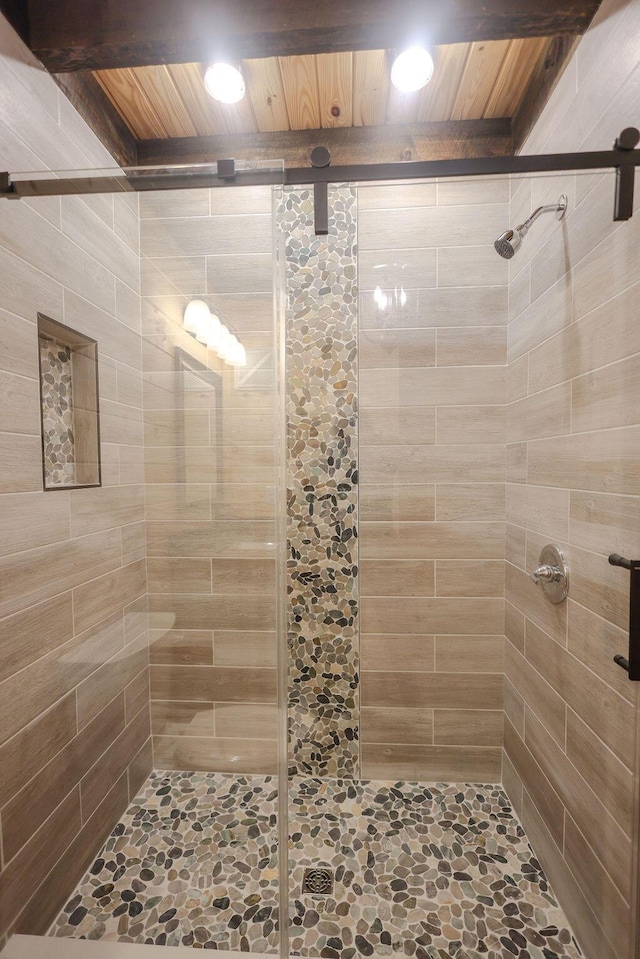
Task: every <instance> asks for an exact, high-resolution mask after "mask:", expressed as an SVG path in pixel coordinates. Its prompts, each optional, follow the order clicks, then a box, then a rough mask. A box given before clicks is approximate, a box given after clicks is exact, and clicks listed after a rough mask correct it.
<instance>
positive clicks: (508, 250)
mask: <svg viewBox="0 0 640 959" xmlns="http://www.w3.org/2000/svg"><path fill="white" fill-rule="evenodd" d="M521 244H522V234H521V233H520V231H519V230H517V229H516V230H505V231H504V233H501V234H500V236H499V237H498V239H497V240H496V242H495V243H494V244H493V245H494V247H495V248H496V252H497V253H498V254H499V256H501V257H503V259H505V260H510V259H511V257H512V256H515V254H516V253H517V252H518V250H519V249H520V246H521Z"/></svg>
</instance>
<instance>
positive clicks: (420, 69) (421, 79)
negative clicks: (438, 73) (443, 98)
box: [391, 47, 433, 93]
mask: <svg viewBox="0 0 640 959" xmlns="http://www.w3.org/2000/svg"><path fill="white" fill-rule="evenodd" d="M432 76H433V57H432V56H431V54H430V53H429V52H428V50H425V49H423V48H422V47H410V48H409V49H408V50H404V51H403V52H402V53H400V54H399V55H398V56H397V57H396V58H395V60H394V61H393V66H392V67H391V82H392V83H393V85H394V87H395V88H396V89H397V90H400V92H401V93H413V91H414V90H420V88H421V87H424V86H426V84H427V83H428V82H429V80H430V79H431V77H432Z"/></svg>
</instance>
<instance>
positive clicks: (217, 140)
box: [138, 119, 513, 167]
mask: <svg viewBox="0 0 640 959" xmlns="http://www.w3.org/2000/svg"><path fill="white" fill-rule="evenodd" d="M316 146H326V147H328V148H329V150H330V151H331V162H332V164H333V166H344V165H350V164H354V163H395V162H398V161H402V160H446V159H459V158H463V157H485V156H509V155H511V154H512V152H513V144H512V139H511V124H510V121H509V120H508V119H505V120H502V119H501V120H460V121H457V122H446V123H421V124H415V125H413V126H400V125H397V126H395V125H388V126H379V127H343V128H340V127H336V128H333V129H330V130H293V131H289V132H286V133H245V134H238V135H235V134H234V135H224V136H210V137H185V138H183V139H177V138H176V139H171V140H140V141H138V163H139V164H140V166H157V165H166V166H172V165H174V164H180V163H211V162H213V161H214V160H220V159H224V158H226V157H233V158H234V159H235V160H238V161H242V160H284V163H285V166H286V167H304V166H309V165H310V161H309V157H310V154H311V151H312V150H313V148H314V147H316Z"/></svg>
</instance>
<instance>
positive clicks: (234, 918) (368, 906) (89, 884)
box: [52, 772, 581, 959]
mask: <svg viewBox="0 0 640 959" xmlns="http://www.w3.org/2000/svg"><path fill="white" fill-rule="evenodd" d="M289 808H290V816H291V820H290V839H289V847H290V859H291V878H292V882H293V890H292V891H293V895H292V897H291V901H290V902H291V905H290V915H291V930H290V946H291V955H300V956H309V957H311V956H315V957H325V959H360V957H361V956H372V955H373V956H394V955H397V956H415V957H416V959H513V957H516V959H580V957H581V953H580V950H579V949H578V947H577V945H576V943H575V941H574V939H573V937H572V935H571V932H570V930H569V929H568V927H567V924H566V919H565V918H564V915H563V913H562V911H561V910H560V908H559V907H558V903H557V901H556V899H555V897H554V895H553V892H552V890H551V889H550V888H549V885H548V883H547V880H546V878H545V875H544V873H543V871H542V869H541V867H540V864H539V863H538V861H537V860H536V858H535V856H534V855H533V853H532V850H531V847H530V846H529V844H528V842H527V838H526V836H525V834H524V831H523V829H522V827H521V826H520V824H519V822H518V820H517V819H516V818H515V816H514V815H513V812H512V810H511V807H510V806H509V803H508V799H507V797H506V795H505V794H504V793H503V792H502V790H500V789H497V788H496V787H495V786H481V785H468V784H448V785H429V786H425V785H421V784H418V783H406V782H398V783H385V782H362V783H355V782H353V781H352V780H331V779H324V778H323V779H317V778H315V779H304V778H296V779H294V780H293V783H292V788H291V791H290V796H289ZM321 865H324V866H328V867H329V868H331V869H333V870H334V877H335V882H334V888H333V892H332V894H331V895H328V896H318V895H313V894H309V895H303V894H302V877H303V874H304V871H305V869H307V868H309V867H318V866H321ZM277 907H278V871H277V782H276V779H275V777H260V776H234V775H232V774H227V773H185V772H170V773H162V772H154V773H152V774H151V776H150V777H149V779H148V780H147V782H146V784H145V786H144V787H143V789H142V790H141V792H140V794H139V795H138V796H137V797H136V799H135V800H134V802H133V803H132V804H131V806H130V807H129V809H128V810H127V812H126V814H125V815H124V817H123V819H122V821H121V822H120V823H118V825H117V826H116V828H115V829H114V830H113V832H112V834H111V836H110V838H109V839H108V840H107V843H106V845H105V847H104V849H103V850H102V851H101V853H100V855H99V857H98V859H97V860H96V862H95V863H94V864H93V866H92V867H91V869H90V870H89V873H88V874H87V875H86V877H85V878H84V879H83V880H82V882H81V883H80V885H79V887H78V888H77V890H76V892H75V894H74V895H73V896H72V898H71V899H70V900H69V902H68V903H67V905H66V906H65V908H64V909H63V911H62V912H61V914H60V916H59V917H58V919H57V920H56V923H55V926H54V930H53V932H52V934H53V935H56V936H70V937H76V938H78V937H80V938H87V939H102V940H105V941H115V940H120V941H123V942H136V943H149V944H151V943H156V944H158V945H167V946H179V945H182V946H193V947H194V948H201V949H220V950H243V951H251V952H260V953H268V954H276V953H277V951H278V927H277Z"/></svg>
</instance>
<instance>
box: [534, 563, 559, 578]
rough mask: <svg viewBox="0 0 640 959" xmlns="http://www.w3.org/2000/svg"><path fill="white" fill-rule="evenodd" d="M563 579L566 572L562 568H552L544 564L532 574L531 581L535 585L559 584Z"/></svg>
mask: <svg viewBox="0 0 640 959" xmlns="http://www.w3.org/2000/svg"><path fill="white" fill-rule="evenodd" d="M563 578H564V572H563V571H562V570H561V569H560V567H559V566H550V565H549V564H548V563H543V565H542V566H538V568H537V569H534V571H533V572H532V574H531V579H532V580H533V581H534V583H540V582H543V583H559V582H560V581H561V580H562V579H563Z"/></svg>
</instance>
